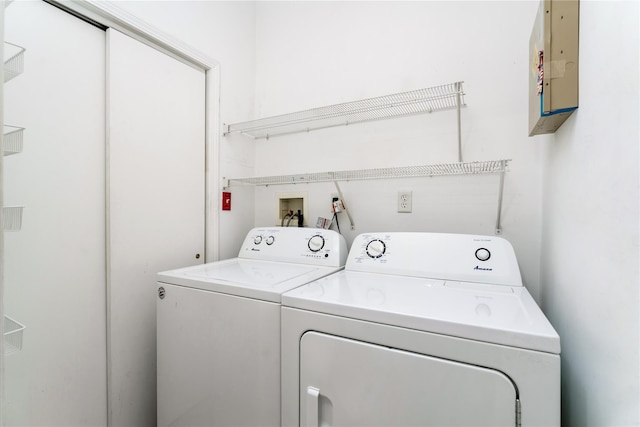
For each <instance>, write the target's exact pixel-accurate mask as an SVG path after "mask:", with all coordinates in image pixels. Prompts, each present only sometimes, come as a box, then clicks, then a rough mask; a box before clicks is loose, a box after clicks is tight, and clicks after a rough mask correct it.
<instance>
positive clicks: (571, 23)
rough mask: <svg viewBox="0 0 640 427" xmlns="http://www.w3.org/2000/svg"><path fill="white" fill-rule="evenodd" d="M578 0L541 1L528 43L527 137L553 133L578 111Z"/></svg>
mask: <svg viewBox="0 0 640 427" xmlns="http://www.w3.org/2000/svg"><path fill="white" fill-rule="evenodd" d="M579 18H580V2H579V0H541V1H540V8H539V9H538V15H537V16H536V20H535V22H534V24H533V30H532V31H531V38H530V40H529V54H530V58H531V70H530V75H529V136H534V135H540V134H545V133H553V132H555V131H556V130H557V129H558V128H559V127H560V125H562V123H564V121H565V120H567V118H568V117H569V116H570V115H571V113H573V111H575V110H576V109H577V108H578V38H579V37H578V36H579V25H578V23H579V20H580V19H579Z"/></svg>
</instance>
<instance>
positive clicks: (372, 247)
mask: <svg viewBox="0 0 640 427" xmlns="http://www.w3.org/2000/svg"><path fill="white" fill-rule="evenodd" d="M386 250H387V246H386V245H385V244H384V242H383V241H382V240H380V239H376V240H372V241H370V242H369V243H367V249H366V251H367V255H368V256H369V257H370V258H380V257H381V256H382V255H384V253H385V251H386Z"/></svg>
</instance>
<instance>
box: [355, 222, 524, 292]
mask: <svg viewBox="0 0 640 427" xmlns="http://www.w3.org/2000/svg"><path fill="white" fill-rule="evenodd" d="M345 269H346V270H355V271H365V272H372V273H385V274H396V275H403V276H414V277H426V278H432V279H442V280H450V281H464V282H476V283H485V284H499V285H509V286H522V278H521V276H520V269H519V267H518V262H517V259H516V256H515V253H514V251H513V247H512V246H511V244H510V243H509V242H508V241H507V240H505V239H504V238H501V237H495V236H478V235H468V234H445V233H407V232H403V233H399V232H389V233H366V234H361V235H359V236H357V237H356V238H355V240H354V241H353V244H352V246H351V251H350V252H349V257H348V259H347V265H346V268H345Z"/></svg>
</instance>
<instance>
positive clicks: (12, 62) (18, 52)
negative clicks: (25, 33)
mask: <svg viewBox="0 0 640 427" xmlns="http://www.w3.org/2000/svg"><path fill="white" fill-rule="evenodd" d="M23 71H24V48H23V47H20V46H18V45H15V44H12V43H9V42H4V82H5V83H6V82H8V81H9V80H11V79H12V78H14V77H16V76H19V75H20V74H22V72H23Z"/></svg>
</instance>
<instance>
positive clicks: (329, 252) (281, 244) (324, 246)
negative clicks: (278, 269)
mask: <svg viewBox="0 0 640 427" xmlns="http://www.w3.org/2000/svg"><path fill="white" fill-rule="evenodd" d="M347 253H348V251H347V244H346V242H345V240H344V237H343V236H342V235H341V234H339V233H337V232H335V231H333V230H324V229H321V228H302V227H264V228H263V227H259V228H254V229H252V230H251V231H249V233H248V234H247V236H246V237H245V239H244V242H243V243H242V247H241V248H240V252H239V253H238V257H239V258H249V259H258V260H265V261H280V262H294V263H304V264H314V265H322V266H330V267H341V266H344V265H345V262H346V259H347Z"/></svg>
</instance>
